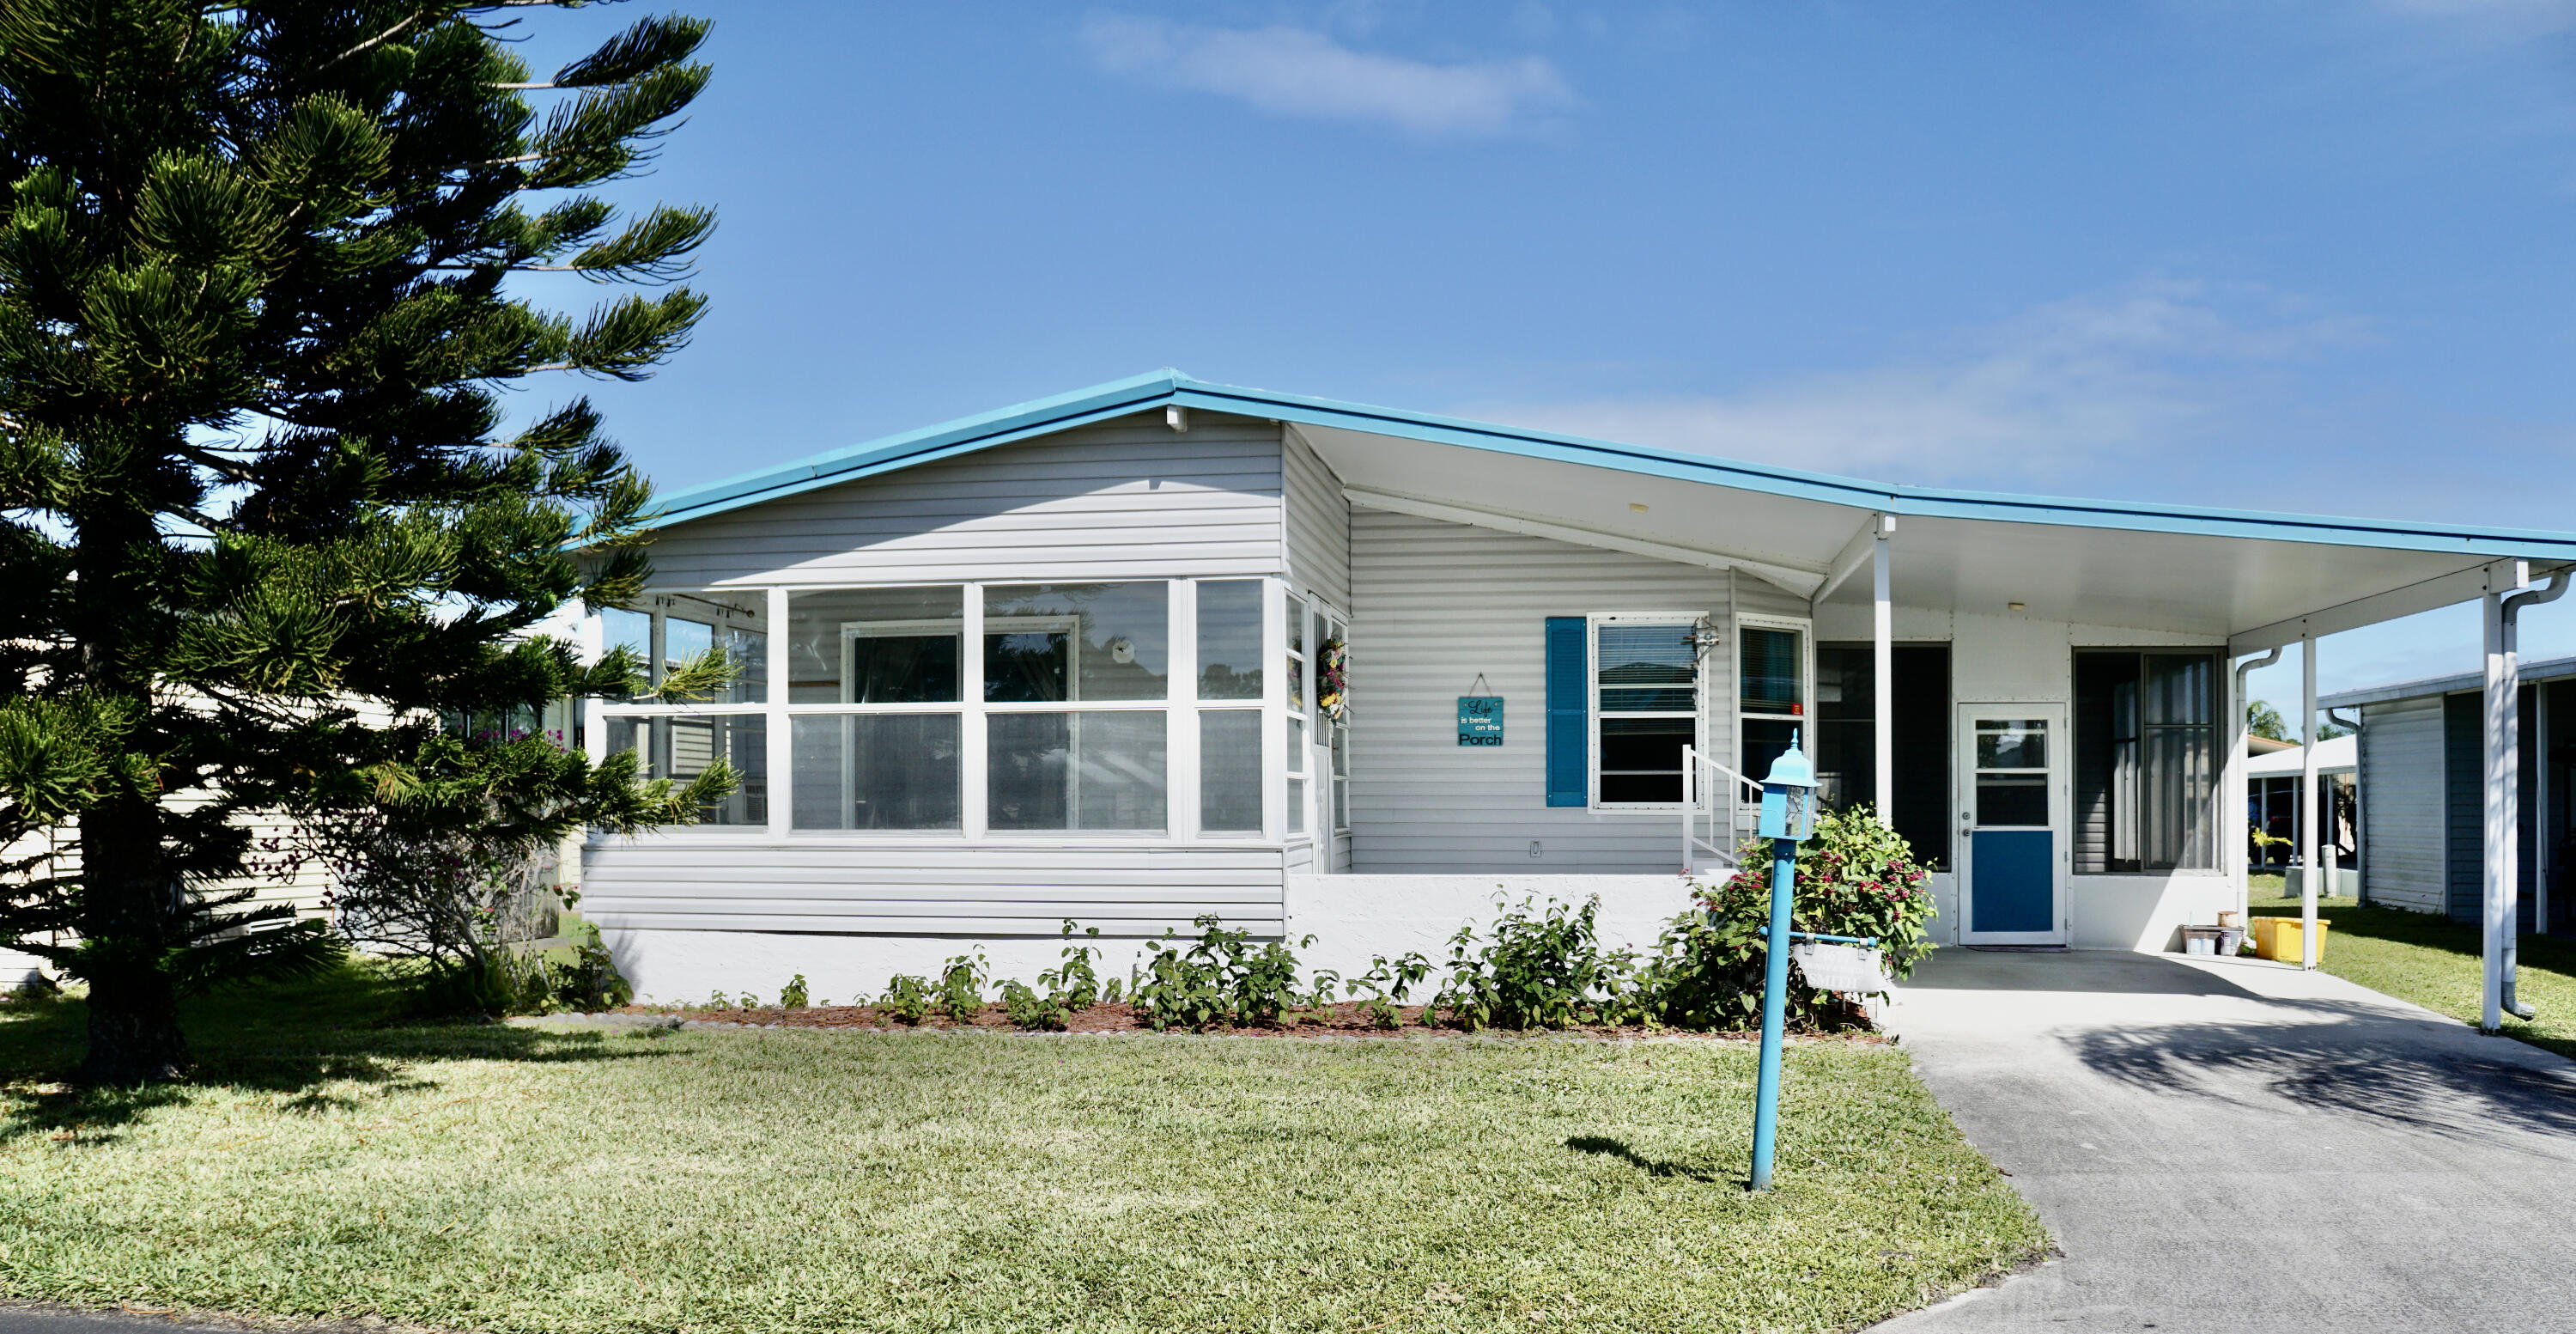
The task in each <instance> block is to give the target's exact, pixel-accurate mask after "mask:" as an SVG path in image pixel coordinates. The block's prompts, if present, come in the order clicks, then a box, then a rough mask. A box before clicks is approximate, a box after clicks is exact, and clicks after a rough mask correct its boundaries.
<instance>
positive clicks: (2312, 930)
mask: <svg viewBox="0 0 2576 1334" xmlns="http://www.w3.org/2000/svg"><path fill="white" fill-rule="evenodd" d="M2318 847H2319V843H2318V840H2317V637H2316V636H2315V635H2303V636H2301V637H2300V639H2299V865H2300V866H2301V868H2303V869H2301V871H2300V872H2299V966H2300V967H2301V968H2307V969H2313V968H2315V967H2316V966H2317V877H2318V866H2317V849H2318Z"/></svg>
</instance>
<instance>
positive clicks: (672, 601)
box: [582, 586, 786, 841]
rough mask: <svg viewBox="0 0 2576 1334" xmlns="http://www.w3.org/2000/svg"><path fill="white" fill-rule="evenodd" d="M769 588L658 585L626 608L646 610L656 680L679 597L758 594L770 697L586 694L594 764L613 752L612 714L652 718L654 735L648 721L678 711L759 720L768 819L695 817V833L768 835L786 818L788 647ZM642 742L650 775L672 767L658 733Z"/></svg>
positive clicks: (696, 617) (648, 671)
mask: <svg viewBox="0 0 2576 1334" xmlns="http://www.w3.org/2000/svg"><path fill="white" fill-rule="evenodd" d="M767 591H768V590H766V589H765V588H731V587H724V586H693V587H679V588H654V589H647V590H645V592H644V593H643V594H642V595H641V596H639V597H638V598H636V599H635V605H634V606H633V607H631V608H626V610H630V611H634V612H636V613H637V614H639V615H642V616H645V617H646V618H648V619H647V626H648V628H647V631H646V642H645V649H644V673H645V679H646V681H647V683H648V684H649V683H650V682H652V681H653V680H655V679H657V678H659V677H660V676H661V674H662V673H663V672H664V671H666V670H668V668H669V666H670V664H669V663H667V662H665V661H664V659H665V656H666V655H665V652H664V646H665V645H666V644H667V643H668V641H669V633H668V628H667V627H668V625H669V622H670V619H671V615H672V613H673V612H674V611H682V612H686V610H687V609H686V608H683V607H681V606H680V605H679V604H680V603H683V602H696V603H699V604H701V605H703V604H705V603H706V602H707V601H708V599H709V598H710V597H722V598H741V599H760V600H761V601H762V603H763V606H762V611H761V614H760V629H761V633H762V634H763V635H765V636H767V638H768V644H767V646H766V648H765V650H764V652H765V654H766V656H767V660H768V663H769V669H770V670H769V675H768V678H767V679H766V680H764V681H763V682H762V691H763V694H764V695H765V696H766V700H765V702H760V703H753V702H749V701H741V702H734V701H722V700H707V701H699V702H692V703H686V704H666V703H662V702H660V701H632V700H607V699H591V700H588V701H586V707H585V709H584V718H583V737H582V740H583V749H584V751H585V752H587V753H588V755H589V757H590V760H591V762H592V763H594V764H596V763H598V762H599V761H601V760H603V759H606V758H607V757H608V729H609V725H610V724H611V723H612V722H630V721H631V722H636V723H642V724H646V725H647V726H646V732H645V735H646V737H648V738H649V737H652V736H653V732H654V730H655V729H653V728H652V727H651V726H650V724H652V723H655V722H659V721H666V720H672V719H698V718H753V717H756V718H759V719H760V720H761V728H762V737H763V750H764V751H765V752H766V755H765V758H766V761H767V764H768V768H769V772H768V773H767V774H766V775H764V776H763V778H764V781H765V783H766V785H767V790H766V791H764V792H763V793H762V794H761V796H762V801H763V803H764V804H765V807H766V811H767V818H766V820H764V822H763V823H761V824H699V825H694V826H691V828H690V832H691V833H692V834H693V835H704V836H707V837H711V838H717V839H725V840H736V841H753V840H761V839H766V838H768V837H769V836H770V834H771V833H772V832H773V831H774V830H776V829H777V828H778V827H779V826H780V824H781V822H782V821H783V820H784V818H785V814H784V806H783V803H782V802H781V801H780V797H781V796H782V795H783V794H784V793H785V791H786V789H785V788H784V787H783V786H782V785H781V782H780V770H779V768H778V757H779V753H780V751H779V744H778V740H779V728H778V718H777V709H776V704H777V701H778V699H779V697H780V692H781V691H782V690H783V689H784V686H783V685H782V684H781V683H782V682H783V681H784V679H785V676H784V673H783V672H781V671H780V670H779V669H780V667H781V666H782V664H783V663H784V660H785V659H784V655H783V654H782V653H781V652H780V651H779V642H778V634H777V626H776V624H775V617H776V611H777V605H778V604H777V599H775V598H772V597H768V596H766V594H767ZM681 619H683V620H688V621H695V622H700V623H705V618H704V617H703V615H702V614H684V615H682V616H681ZM603 624H604V618H603ZM717 629H718V630H719V631H721V630H722V629H723V626H722V625H721V623H718V625H717ZM598 647H599V648H600V650H601V651H603V652H605V651H606V649H607V645H606V644H605V643H604V642H603V643H600V644H599V645H598ZM638 749H639V750H640V751H641V752H642V762H643V772H644V774H645V776H647V777H650V776H652V775H653V774H654V773H655V772H656V771H657V770H661V769H667V768H668V767H669V762H670V756H669V754H668V753H667V750H666V748H665V747H664V746H662V745H660V744H658V743H655V742H652V741H647V742H646V743H645V744H643V745H641V746H639V747H638Z"/></svg>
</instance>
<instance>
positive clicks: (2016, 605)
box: [2004, 602, 2030, 611]
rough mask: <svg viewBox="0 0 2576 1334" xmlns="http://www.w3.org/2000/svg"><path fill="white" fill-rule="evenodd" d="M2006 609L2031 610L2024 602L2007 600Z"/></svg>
mask: <svg viewBox="0 0 2576 1334" xmlns="http://www.w3.org/2000/svg"><path fill="white" fill-rule="evenodd" d="M2004 610H2005V611H2028V610H2030V608H2028V607H2025V606H2023V605H2022V604H2020V603H2018V602H2007V603H2005V604H2004Z"/></svg>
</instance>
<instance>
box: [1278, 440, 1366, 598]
mask: <svg viewBox="0 0 2576 1334" xmlns="http://www.w3.org/2000/svg"><path fill="white" fill-rule="evenodd" d="M1281 459H1282V465H1281V472H1282V476H1283V477H1284V478H1285V480H1286V482H1287V503H1286V512H1287V521H1288V581H1289V582H1290V583H1292V584H1295V585H1296V586H1297V588H1298V589H1299V590H1300V591H1303V592H1307V593H1311V594H1314V595H1315V596H1317V597H1320V598H1322V599H1323V600H1324V601H1325V602H1327V603H1330V604H1331V605H1333V606H1336V607H1344V608H1347V607H1349V606H1350V605H1351V503H1350V501H1349V500H1347V499H1345V498H1343V495H1342V479H1340V478H1338V477H1335V476H1334V475H1333V472H1332V469H1331V468H1329V467H1327V466H1325V464H1324V461H1323V460H1322V459H1321V458H1318V457H1316V454H1315V451H1314V450H1313V449H1312V448H1310V447H1309V446H1308V445H1307V444H1306V442H1305V441H1304V440H1303V439H1301V438H1300V437H1299V436H1298V435H1297V433H1296V431H1295V430H1294V429H1293V428H1292V429H1291V430H1289V431H1288V433H1287V439H1286V441H1285V443H1284V446H1283V448H1282V453H1281Z"/></svg>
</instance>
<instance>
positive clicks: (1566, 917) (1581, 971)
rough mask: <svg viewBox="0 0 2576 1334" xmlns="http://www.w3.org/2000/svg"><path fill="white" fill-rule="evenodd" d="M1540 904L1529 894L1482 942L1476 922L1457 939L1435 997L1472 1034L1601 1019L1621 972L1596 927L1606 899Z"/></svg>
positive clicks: (1451, 943)
mask: <svg viewBox="0 0 2576 1334" xmlns="http://www.w3.org/2000/svg"><path fill="white" fill-rule="evenodd" d="M1496 906H1497V907H1502V902H1501V900H1499V899H1498V900H1496ZM1534 908H1535V904H1534V902H1533V901H1531V900H1527V899H1524V900H1522V902H1521V904H1520V906H1519V907H1518V908H1504V909H1503V914H1502V917H1501V919H1500V920H1498V921H1496V922H1495V923H1494V931H1493V938H1492V939H1491V940H1489V941H1487V942H1486V943H1485V944H1484V945H1482V946H1478V945H1477V943H1476V941H1477V935H1476V926H1475V924H1474V923H1473V922H1470V923H1468V924H1467V925H1465V926H1462V927H1460V928H1458V934H1456V935H1454V936H1452V937H1450V938H1449V977H1448V980H1447V982H1446V983H1444V984H1443V985H1442V986H1441V988H1440V991H1439V992H1438V993H1437V994H1436V995H1434V996H1433V997H1432V998H1431V1008H1432V1009H1433V1010H1435V1011H1437V1012H1439V1013H1440V1014H1441V1015H1442V1016H1443V1018H1444V1019H1445V1020H1446V1021H1447V1022H1448V1023H1450V1024H1453V1025H1455V1026H1457V1027H1459V1028H1464V1029H1467V1030H1469V1031H1471V1032H1472V1031H1474V1030H1476V1029H1480V1028H1566V1027H1570V1026H1572V1025H1574V1024H1577V1023H1581V1022H1584V1021H1585V1020H1587V1019H1597V1018H1598V1017H1599V1012H1600V1009H1601V1002H1602V999H1603V997H1602V995H1601V994H1599V993H1601V992H1603V991H1604V990H1605V986H1604V984H1605V983H1608V982H1612V981H1614V980H1615V979H1616V976H1617V970H1616V968H1615V966H1614V965H1613V963H1612V961H1611V960H1609V959H1607V958H1605V957H1604V956H1603V954H1602V952H1601V945H1600V939H1599V936H1598V934H1597V933H1596V932H1595V930H1594V928H1593V919H1594V917H1595V916H1596V915H1597V914H1599V912H1600V911H1601V900H1600V899H1599V898H1597V897H1596V898H1592V899H1588V900H1586V901H1585V902H1584V904H1583V906H1582V907H1580V908H1569V907H1567V906H1566V905H1564V904H1562V903H1557V902H1554V901H1550V902H1549V903H1548V905H1547V907H1546V909H1545V910H1544V911H1543V912H1537V913H1535V915H1534V914H1533V909H1534Z"/></svg>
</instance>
